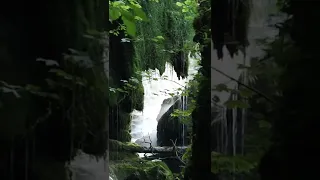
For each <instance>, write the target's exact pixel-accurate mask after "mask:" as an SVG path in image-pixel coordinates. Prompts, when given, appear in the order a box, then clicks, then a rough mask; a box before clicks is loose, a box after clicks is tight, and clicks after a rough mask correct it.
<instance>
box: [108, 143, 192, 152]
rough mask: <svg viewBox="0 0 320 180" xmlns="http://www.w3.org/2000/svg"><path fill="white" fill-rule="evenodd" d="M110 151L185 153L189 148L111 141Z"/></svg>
mask: <svg viewBox="0 0 320 180" xmlns="http://www.w3.org/2000/svg"><path fill="white" fill-rule="evenodd" d="M109 147H110V149H109V150H110V151H117V152H132V153H176V152H179V153H183V152H185V151H186V149H187V148H188V146H166V147H152V146H151V147H144V146H140V145H138V144H135V143H123V142H119V141H116V140H110V141H109Z"/></svg>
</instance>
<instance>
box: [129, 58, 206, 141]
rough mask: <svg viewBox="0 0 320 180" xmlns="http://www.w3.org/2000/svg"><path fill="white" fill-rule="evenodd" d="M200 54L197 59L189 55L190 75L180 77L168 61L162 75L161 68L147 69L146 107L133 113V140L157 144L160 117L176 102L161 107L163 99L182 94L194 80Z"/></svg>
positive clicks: (143, 79)
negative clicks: (183, 77)
mask: <svg viewBox="0 0 320 180" xmlns="http://www.w3.org/2000/svg"><path fill="white" fill-rule="evenodd" d="M199 58H200V57H199V56H198V57H197V58H196V59H194V58H191V57H189V67H188V77H187V78H186V79H180V80H179V79H178V77H177V73H176V72H175V71H174V69H173V66H172V65H171V64H169V63H166V68H165V72H164V73H163V74H162V75H160V73H159V70H157V69H156V70H149V71H145V72H144V73H143V75H142V77H143V78H142V84H143V87H144V107H143V111H142V112H141V111H137V110H134V111H133V112H132V113H131V115H132V124H131V135H132V140H131V141H132V142H136V141H137V140H142V139H143V140H144V141H145V142H147V143H146V144H141V145H145V146H149V145H150V144H149V143H151V145H152V146H156V145H157V144H156V142H157V125H158V121H157V120H158V119H160V118H161V116H162V115H163V114H164V113H165V112H166V111H167V110H168V109H169V108H170V107H171V106H172V105H173V104H174V101H172V102H171V103H170V104H167V105H166V106H165V107H161V105H162V103H163V101H164V100H165V99H167V98H171V97H172V95H173V94H174V95H178V94H181V92H182V91H183V89H184V87H185V86H186V84H187V82H188V81H190V80H192V79H193V77H194V75H195V74H196V73H197V72H198V68H199V66H198V59H199ZM150 140H151V142H150Z"/></svg>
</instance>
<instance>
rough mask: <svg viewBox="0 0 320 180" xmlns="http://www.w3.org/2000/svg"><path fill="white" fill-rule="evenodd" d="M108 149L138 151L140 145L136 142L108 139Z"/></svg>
mask: <svg viewBox="0 0 320 180" xmlns="http://www.w3.org/2000/svg"><path fill="white" fill-rule="evenodd" d="M109 149H110V151H118V152H120V151H125V150H129V151H130V150H132V151H139V150H140V149H141V147H140V146H139V145H138V144H135V143H131V142H125V143H124V142H120V141H117V140H113V139H110V140H109Z"/></svg>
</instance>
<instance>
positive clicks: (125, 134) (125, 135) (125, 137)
mask: <svg viewBox="0 0 320 180" xmlns="http://www.w3.org/2000/svg"><path fill="white" fill-rule="evenodd" d="M118 140H119V141H122V142H129V141H131V134H130V132H129V130H120V131H119V136H118Z"/></svg>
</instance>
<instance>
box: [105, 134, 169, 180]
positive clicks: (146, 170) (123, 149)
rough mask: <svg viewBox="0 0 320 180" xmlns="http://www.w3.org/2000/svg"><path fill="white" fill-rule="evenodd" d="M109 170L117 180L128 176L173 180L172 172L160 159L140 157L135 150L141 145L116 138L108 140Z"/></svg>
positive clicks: (141, 179) (142, 179)
mask: <svg viewBox="0 0 320 180" xmlns="http://www.w3.org/2000/svg"><path fill="white" fill-rule="evenodd" d="M109 147H110V152H109V159H110V166H109V168H110V172H112V174H113V175H114V176H116V177H117V179H118V180H124V179H126V178H127V177H129V176H135V177H138V178H139V180H150V179H152V180H173V179H174V177H173V174H172V172H171V171H170V169H169V168H168V166H167V165H166V164H165V163H163V162H161V161H156V162H153V161H147V160H143V159H140V158H139V156H138V155H137V153H134V152H136V151H137V150H139V149H141V147H140V146H139V145H137V144H135V143H129V142H127V143H124V142H120V141H116V140H110V142H109Z"/></svg>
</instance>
